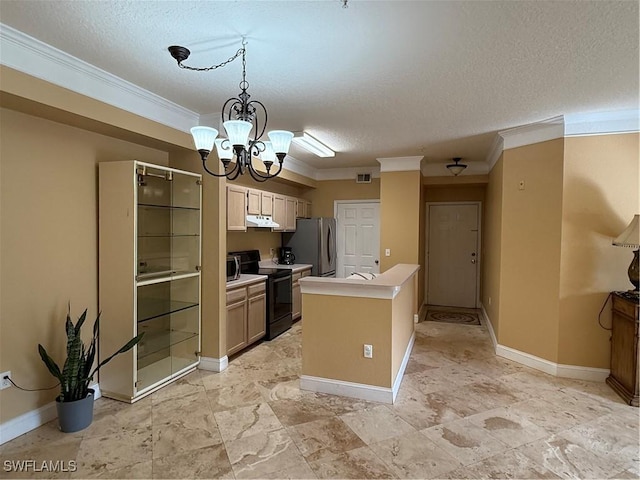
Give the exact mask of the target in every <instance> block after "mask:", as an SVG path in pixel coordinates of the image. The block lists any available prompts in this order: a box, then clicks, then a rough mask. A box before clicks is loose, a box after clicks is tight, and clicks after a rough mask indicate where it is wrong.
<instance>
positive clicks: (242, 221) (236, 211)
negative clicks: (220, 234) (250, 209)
mask: <svg viewBox="0 0 640 480" xmlns="http://www.w3.org/2000/svg"><path fill="white" fill-rule="evenodd" d="M247 190H248V189H247V188H246V187H240V186H238V185H227V230H231V231H239V232H246V231H247Z"/></svg>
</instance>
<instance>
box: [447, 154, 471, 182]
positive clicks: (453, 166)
mask: <svg viewBox="0 0 640 480" xmlns="http://www.w3.org/2000/svg"><path fill="white" fill-rule="evenodd" d="M460 160H462V158H459V157H458V158H454V159H453V161H454V162H455V163H450V164H449V165H447V169H448V170H449V171H450V172H451V173H453V174H454V175H455V176H456V177H457V176H458V175H460V174H461V173H462V172H463V171H464V169H465V168H467V166H466V165H465V164H464V163H459V162H460Z"/></svg>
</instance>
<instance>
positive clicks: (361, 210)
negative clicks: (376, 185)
mask: <svg viewBox="0 0 640 480" xmlns="http://www.w3.org/2000/svg"><path fill="white" fill-rule="evenodd" d="M335 214H336V219H337V230H338V232H337V234H336V240H337V258H336V277H338V278H345V277H348V276H349V275H351V274H352V273H355V272H358V273H380V258H379V255H380V202H379V201H371V200H364V201H336V203H335Z"/></svg>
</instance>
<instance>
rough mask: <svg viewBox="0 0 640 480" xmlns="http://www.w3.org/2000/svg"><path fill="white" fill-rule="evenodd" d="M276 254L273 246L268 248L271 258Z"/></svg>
mask: <svg viewBox="0 0 640 480" xmlns="http://www.w3.org/2000/svg"><path fill="white" fill-rule="evenodd" d="M275 254H276V249H275V248H270V249H269V255H271V258H273V256H274V255H275Z"/></svg>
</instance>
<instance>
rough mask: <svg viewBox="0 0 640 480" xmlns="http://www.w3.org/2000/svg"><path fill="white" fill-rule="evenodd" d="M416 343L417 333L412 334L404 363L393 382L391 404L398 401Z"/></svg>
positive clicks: (403, 358) (403, 359)
mask: <svg viewBox="0 0 640 480" xmlns="http://www.w3.org/2000/svg"><path fill="white" fill-rule="evenodd" d="M415 341H416V332H415V331H414V332H413V333H412V334H411V338H410V339H409V343H408V344H407V349H406V350H405V352H404V357H402V363H401V364H400V368H399V369H398V374H397V375H396V379H395V381H394V382H393V388H392V392H391V393H392V394H393V397H392V398H391V403H393V402H395V401H396V396H397V395H398V390H400V384H401V383H402V377H404V371H405V369H406V368H407V363H409V358H410V357H411V350H413V343H414V342H415Z"/></svg>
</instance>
